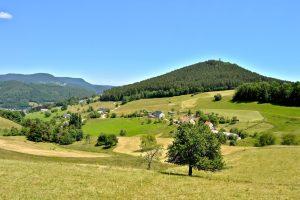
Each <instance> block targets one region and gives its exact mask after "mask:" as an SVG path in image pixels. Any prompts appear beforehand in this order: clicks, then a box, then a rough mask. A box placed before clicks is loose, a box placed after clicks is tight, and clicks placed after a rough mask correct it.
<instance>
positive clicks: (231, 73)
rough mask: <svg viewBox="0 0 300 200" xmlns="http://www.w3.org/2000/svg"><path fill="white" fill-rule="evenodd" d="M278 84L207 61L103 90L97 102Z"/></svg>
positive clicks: (234, 65)
mask: <svg viewBox="0 0 300 200" xmlns="http://www.w3.org/2000/svg"><path fill="white" fill-rule="evenodd" d="M258 81H268V82H269V81H279V80H276V79H272V78H268V77H265V76H261V75H259V74H257V73H254V72H251V71H249V70H246V69H244V68H242V67H240V66H238V65H236V64H231V63H229V62H222V61H215V60H210V61H206V62H201V63H197V64H194V65H191V66H187V67H184V68H181V69H178V70H175V71H172V72H170V73H167V74H164V75H161V76H158V77H155V78H151V79H148V80H144V81H141V82H138V83H134V84H130V85H125V86H121V87H115V88H112V89H110V90H107V91H105V92H104V93H103V95H102V96H101V100H104V101H107V100H113V101H124V102H127V101H132V100H136V99H142V98H155V97H171V96H177V95H184V94H192V93H197V92H207V91H216V90H228V89H233V88H236V87H237V86H239V85H241V84H243V83H250V82H258Z"/></svg>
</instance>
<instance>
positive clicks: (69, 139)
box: [58, 132, 75, 145]
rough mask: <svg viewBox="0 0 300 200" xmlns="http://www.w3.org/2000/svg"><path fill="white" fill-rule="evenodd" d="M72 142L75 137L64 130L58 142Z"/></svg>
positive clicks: (66, 143)
mask: <svg viewBox="0 0 300 200" xmlns="http://www.w3.org/2000/svg"><path fill="white" fill-rule="evenodd" d="M73 142H75V138H74V137H73V136H72V133H70V132H64V133H63V134H62V135H61V137H60V138H59V141H58V143H59V144H62V145H68V144H72V143H73Z"/></svg>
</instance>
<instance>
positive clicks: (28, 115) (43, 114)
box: [26, 109, 67, 121]
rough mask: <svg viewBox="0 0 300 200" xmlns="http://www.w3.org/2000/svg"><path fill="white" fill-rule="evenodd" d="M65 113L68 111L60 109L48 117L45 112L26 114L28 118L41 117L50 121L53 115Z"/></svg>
mask: <svg viewBox="0 0 300 200" xmlns="http://www.w3.org/2000/svg"><path fill="white" fill-rule="evenodd" d="M64 113H67V111H61V110H60V109H58V111H57V112H55V113H51V115H50V117H46V116H45V113H44V112H33V113H29V114H27V115H26V118H27V119H36V118H39V119H41V120H43V121H50V120H51V119H52V118H53V117H57V116H62V115H63V114H64Z"/></svg>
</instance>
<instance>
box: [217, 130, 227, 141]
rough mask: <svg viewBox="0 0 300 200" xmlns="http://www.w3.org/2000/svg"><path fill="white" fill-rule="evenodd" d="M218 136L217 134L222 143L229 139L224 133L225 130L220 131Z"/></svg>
mask: <svg viewBox="0 0 300 200" xmlns="http://www.w3.org/2000/svg"><path fill="white" fill-rule="evenodd" d="M216 136H217V138H218V140H219V142H220V143H221V144H226V141H227V137H226V135H225V134H224V133H223V132H221V131H220V132H218V133H217V134H216Z"/></svg>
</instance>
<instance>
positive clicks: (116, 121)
mask: <svg viewBox="0 0 300 200" xmlns="http://www.w3.org/2000/svg"><path fill="white" fill-rule="evenodd" d="M82 129H83V131H84V133H86V134H91V135H94V136H98V135H99V134H100V133H106V134H110V133H113V134H116V135H118V134H119V133H120V130H122V129H123V130H126V131H127V136H133V135H142V134H162V133H169V132H170V131H172V130H174V129H175V127H173V126H169V125H168V124H167V123H156V124H155V123H154V122H152V123H151V124H148V123H147V119H146V118H109V119H91V120H88V121H87V122H86V124H85V125H84V126H83V128H82Z"/></svg>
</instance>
